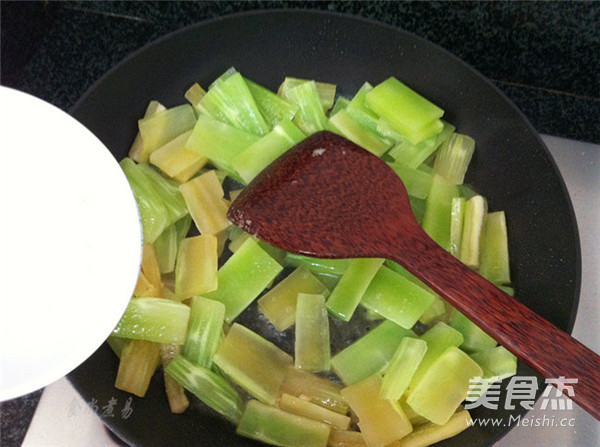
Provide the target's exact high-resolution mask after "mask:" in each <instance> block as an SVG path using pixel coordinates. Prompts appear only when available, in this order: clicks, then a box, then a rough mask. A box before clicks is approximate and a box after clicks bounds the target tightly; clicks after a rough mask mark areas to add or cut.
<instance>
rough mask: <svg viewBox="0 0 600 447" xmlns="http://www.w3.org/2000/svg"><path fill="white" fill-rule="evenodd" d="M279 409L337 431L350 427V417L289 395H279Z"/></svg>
mask: <svg viewBox="0 0 600 447" xmlns="http://www.w3.org/2000/svg"><path fill="white" fill-rule="evenodd" d="M279 408H281V409H282V410H285V411H288V412H290V413H294V414H297V415H299V416H304V417H307V418H309V419H314V420H315V421H321V422H325V423H326V424H329V425H331V426H332V427H334V428H337V429H338V430H347V429H348V427H349V426H350V417H348V416H346V415H342V414H340V413H336V412H335V411H332V410H328V409H327V408H324V407H321V406H319V405H317V404H313V403H311V402H309V401H307V400H304V399H301V398H299V397H296V396H292V395H290V394H285V393H283V394H282V395H281V399H280V400H279Z"/></svg>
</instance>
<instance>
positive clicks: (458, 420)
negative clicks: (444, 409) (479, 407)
mask: <svg viewBox="0 0 600 447" xmlns="http://www.w3.org/2000/svg"><path fill="white" fill-rule="evenodd" d="M471 424H472V422H471V415H470V414H469V412H468V411H467V410H463V411H457V412H456V413H454V414H453V415H452V416H451V417H450V419H449V420H448V422H446V423H445V424H444V425H437V424H434V423H432V422H426V423H424V424H420V425H417V426H416V427H415V429H414V430H413V431H412V432H411V433H409V434H408V435H407V436H406V437H404V438H402V439H401V440H400V442H398V443H397V444H395V445H394V447H423V446H427V445H432V444H435V443H437V442H440V441H443V440H444V439H448V438H451V437H452V436H456V435H457V434H459V433H460V432H462V431H464V430H466V429H467V428H469V427H470V426H471Z"/></svg>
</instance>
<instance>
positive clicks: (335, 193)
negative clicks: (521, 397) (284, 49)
mask: <svg viewBox="0 0 600 447" xmlns="http://www.w3.org/2000/svg"><path fill="white" fill-rule="evenodd" d="M228 217H229V219H230V220H231V221H232V222H233V223H235V224H236V225H238V226H240V227H241V228H243V229H244V230H246V231H247V232H248V233H250V234H253V235H255V236H257V237H258V238H260V239H263V240H265V241H267V242H269V243H270V244H273V245H275V246H277V247H280V248H282V249H284V250H286V251H289V252H292V253H297V254H302V255H308V256H315V257H321V258H362V257H368V258H386V259H390V260H393V261H396V262H398V263H399V264H401V265H403V266H404V267H405V268H406V269H408V270H409V271H410V272H412V273H413V274H414V275H415V276H417V277H418V278H420V279H421V280H422V281H424V282H425V283H426V284H427V285H429V286H430V287H431V288H432V289H433V290H435V291H436V292H437V293H438V294H439V295H440V296H442V297H443V298H444V299H446V300H447V301H448V302H449V303H450V304H452V305H453V306H454V307H456V308H457V309H458V310H459V311H460V312H462V313H464V314H465V315H466V316H467V317H468V318H469V319H470V320H472V321H473V322H474V323H475V324H476V325H478V326H479V327H480V328H481V329H483V330H484V331H485V332H487V333H488V334H489V335H491V336H492V337H494V338H495V339H496V340H497V341H498V342H499V343H500V344H501V345H503V346H504V347H506V348H507V349H509V350H510V351H512V352H513V353H514V354H515V355H517V356H518V357H519V358H521V359H522V360H523V361H525V362H526V363H527V364H529V365H530V366H531V367H532V368H533V369H534V370H536V371H537V372H539V373H540V374H542V375H543V376H544V377H547V378H559V377H564V378H569V379H572V378H573V379H577V380H578V382H577V383H576V384H575V385H573V390H574V395H573V396H572V399H573V400H574V401H575V402H577V403H578V404H579V405H581V407H583V408H584V409H585V410H586V411H588V412H589V413H590V414H591V415H592V416H594V417H595V418H596V419H600V357H599V356H598V355H597V354H595V353H594V352H593V351H591V350H590V349H588V348H587V347H585V346H584V345H582V344H581V343H579V342H578V341H577V340H575V339H574V338H572V337H571V336H570V335H568V334H567V333H565V332H563V331H561V330H560V329H558V328H557V327H556V326H554V325H552V324H551V323H549V322H548V321H546V320H545V319H544V318H542V317H540V316H539V315H538V314H536V313H535V312H533V311H531V310H529V309H528V308H527V307H525V306H524V305H523V304H521V303H519V302H518V301H517V300H515V299H514V298H513V297H511V296H510V295H508V294H506V293H504V292H503V291H501V290H500V289H498V288H497V287H496V286H494V285H493V284H492V283H490V282H488V281H487V280H486V279H484V278H483V277H481V276H480V275H478V274H477V273H475V272H474V271H473V270H471V269H469V268H468V267H466V266H465V265H464V264H462V263H461V262H460V261H458V260H457V259H456V258H454V257H453V256H451V255H450V254H449V253H448V252H447V251H446V250H444V249H443V248H441V247H440V246H439V245H437V244H436V243H435V242H434V241H433V240H432V239H431V238H430V237H429V236H428V235H427V234H426V233H425V232H424V231H423V229H422V228H421V227H420V225H419V224H418V223H417V221H416V219H415V218H414V216H413V214H412V210H411V207H410V204H409V200H408V195H407V193H406V189H405V188H404V184H403V183H402V181H401V180H400V178H399V177H398V175H397V174H396V173H395V172H394V171H393V170H392V169H390V168H389V167H388V166H387V165H386V164H385V163H384V162H383V161H382V160H380V159H379V158H377V157H376V156H374V155H372V154H370V153H369V152H367V151H366V150H364V149H363V148H361V147H360V146H357V145H356V144H354V143H352V142H350V141H348V140H346V139H345V138H343V137H340V136H338V135H336V134H333V133H330V132H319V133H317V134H315V135H313V136H311V137H309V138H307V139H305V140H304V141H302V142H301V143H300V144H298V145H297V146H296V147H294V148H292V149H291V150H289V151H288V152H286V153H285V154H284V155H283V156H281V157H280V158H279V159H277V160H276V161H275V162H274V163H273V164H271V165H270V166H269V167H268V168H267V169H265V170H264V171H263V172H262V173H261V174H260V175H259V176H258V177H257V178H256V179H255V180H254V181H252V183H251V184H250V185H248V187H247V188H245V189H244V191H243V192H242V193H241V194H240V195H239V197H238V198H237V199H236V200H235V201H234V202H233V204H232V205H231V207H230V209H229V214H228Z"/></svg>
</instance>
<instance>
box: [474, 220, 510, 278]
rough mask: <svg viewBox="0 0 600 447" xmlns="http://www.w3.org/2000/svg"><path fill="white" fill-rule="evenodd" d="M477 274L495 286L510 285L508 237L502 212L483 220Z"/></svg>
mask: <svg viewBox="0 0 600 447" xmlns="http://www.w3.org/2000/svg"><path fill="white" fill-rule="evenodd" d="M479 273H481V275H482V276H484V277H485V278H486V279H488V280H489V281H491V282H493V283H495V284H510V267H509V262H508V235H507V230H506V217H505V215H504V212H503V211H496V212H494V213H488V215H487V217H486V219H485V227H484V230H483V237H482V240H481V259H480V265H479Z"/></svg>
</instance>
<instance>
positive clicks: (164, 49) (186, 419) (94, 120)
mask: <svg viewBox="0 0 600 447" xmlns="http://www.w3.org/2000/svg"><path fill="white" fill-rule="evenodd" d="M230 66H234V67H235V68H237V69H238V70H239V71H241V72H242V74H244V76H246V77H248V78H250V79H252V80H254V81H257V82H259V83H261V84H263V85H265V86H266V87H269V88H271V89H276V88H277V87H278V85H279V84H280V83H281V82H282V80H283V78H284V77H285V76H294V77H300V78H311V79H316V80H320V81H325V82H333V83H335V84H337V85H338V92H339V94H341V95H345V96H351V95H353V94H354V93H355V92H356V91H357V90H358V89H359V88H360V86H361V85H362V84H363V83H364V82H365V81H369V82H371V83H372V84H375V83H378V82H380V81H383V80H384V79H386V78H387V77H389V76H396V77H398V78H399V79H401V80H403V82H405V83H407V84H408V85H410V86H411V87H413V88H414V89H416V90H417V91H419V92H421V93H422V94H423V95H424V96H426V97H427V98H429V99H430V100H432V101H433V102H434V103H436V104H438V105H439V106H441V107H442V108H443V109H445V111H446V114H445V119H447V120H448V121H449V122H451V123H453V124H454V125H456V126H457V129H458V130H459V131H460V132H462V133H465V134H468V135H470V136H472V137H473V138H474V139H475V141H476V143H477V146H476V155H475V157H474V159H473V162H472V164H471V168H470V171H469V174H468V177H467V182H468V183H470V184H471V185H473V186H474V187H475V189H476V190H478V191H479V192H480V193H482V194H483V195H484V196H486V197H487V198H488V199H489V206H490V209H491V210H505V211H506V214H507V219H508V231H509V238H510V246H509V250H510V253H511V263H512V264H511V269H512V275H513V283H514V287H515V290H516V296H517V298H518V299H519V300H521V301H522V302H523V303H524V304H526V305H527V306H529V307H530V308H532V309H533V310H535V311H536V312H538V313H539V314H540V315H542V316H543V317H545V318H546V319H548V320H550V321H551V322H553V323H554V324H556V325H557V326H559V327H560V328H562V329H564V330H567V331H570V330H571V329H572V326H573V322H574V318H575V313H576V308H577V302H578V297H579V286H580V271H581V269H580V252H579V240H578V233H577V227H576V222H575V217H574V214H573V209H572V206H571V202H570V199H569V197H568V194H567V191H566V188H565V186H564V183H563V181H562V179H561V177H560V174H559V173H558V170H557V168H556V165H555V164H554V162H553V161H552V159H551V157H550V155H549V152H548V150H547V149H546V147H545V146H544V144H543V143H542V141H541V140H540V138H539V137H538V135H537V134H536V132H535V130H534V129H533V128H532V126H531V125H530V124H529V123H528V121H527V119H526V118H525V117H524V116H523V115H522V114H521V113H520V112H519V111H518V110H517V109H516V107H515V106H514V105H513V104H512V103H511V102H510V101H509V100H508V99H507V98H506V97H505V96H504V95H503V94H502V93H501V92H499V90H497V89H496V88H495V87H494V86H493V85H492V84H491V83H490V82H489V81H488V80H486V79H485V78H484V77H483V76H482V75H480V74H479V73H478V72H476V71H475V70H474V69H472V68H471V67H469V66H468V65H466V64H465V63H463V62H462V61H460V60H459V59H458V58H456V57H454V56H453V55H451V54H450V53H448V52H447V51H445V50H443V49H442V48H440V47H438V46H436V45H434V44H432V43H429V42H427V41H425V40H423V39H421V38H419V37H416V36H415V35H413V34H410V33H408V32H405V31H402V30H400V29H397V28H394V27H391V26H387V25H384V24H380V23H378V22H374V21H370V20H365V19H361V18H357V17H353V16H348V15H341V14H336V13H326V12H322V11H301V10H294V11H258V12H251V13H243V14H234V15H231V16H226V17H221V18H218V19H216V20H210V21H207V22H202V23H199V24H196V25H193V26H190V27H187V28H184V29H182V30H179V31H177V32H175V33H173V34H169V35H167V36H165V37H163V38H161V39H159V40H158V41H156V42H154V43H152V44H150V45H148V46H146V47H144V48H142V49H141V50H139V51H138V52H136V53H134V54H133V55H131V56H130V57H128V58H127V59H125V60H124V61H123V62H121V63H120V64H119V65H117V66H116V67H115V68H113V69H112V70H111V71H109V72H108V73H107V74H106V75H105V76H104V77H103V78H101V79H100V80H99V81H98V82H97V83H96V84H95V85H94V86H92V87H91V88H90V89H89V90H88V92H87V93H86V94H85V95H84V96H83V97H82V98H81V99H80V100H79V102H78V103H77V104H76V105H75V107H74V108H73V110H72V114H73V115H74V116H75V118H77V119H78V120H80V121H81V122H82V123H83V124H85V125H86V126H87V127H88V128H90V129H91V130H92V131H93V132H94V133H95V134H96V135H97V136H98V137H99V138H100V139H101V140H102V141H103V142H104V143H105V144H106V145H107V147H108V148H109V149H110V150H111V151H112V153H113V154H114V155H115V157H116V158H117V159H121V158H123V157H125V156H126V154H127V152H128V149H129V146H130V145H131V143H132V141H133V138H134V136H135V133H136V131H137V126H136V123H137V120H138V119H139V118H140V117H141V116H142V115H143V113H144V110H145V108H146V105H147V103H148V102H149V100H151V99H157V100H159V101H161V102H162V103H163V104H165V105H166V106H174V105H178V104H181V103H183V102H184V99H183V93H184V92H185V91H186V89H187V88H188V87H189V86H190V85H192V84H193V83H194V82H199V83H200V85H203V86H205V87H206V86H208V85H209V84H210V83H211V82H212V81H213V80H214V79H215V78H216V77H217V76H218V75H220V74H221V73H223V72H224V71H225V70H226V69H227V68H229V67H230ZM115 218H118V216H115ZM115 256H118V254H117V253H116V254H115ZM106 280H110V278H106ZM250 312H252V310H251V311H250ZM252 318H255V315H253V314H252V313H250V314H249V315H247V316H246V319H252ZM117 366H118V363H117V359H116V357H115V356H114V354H113V353H112V351H111V350H110V348H109V347H108V346H107V345H106V344H104V345H103V346H102V347H101V348H100V349H99V350H98V351H97V352H96V353H95V354H94V355H92V356H91V357H90V358H89V359H88V360H87V361H86V362H85V363H84V364H82V365H81V366H80V367H79V368H78V369H76V370H75V371H74V372H73V373H71V374H70V375H69V379H70V380H71V382H72V383H73V384H74V386H75V388H76V389H77V390H78V391H79V393H81V395H82V396H83V397H84V399H86V401H87V402H90V403H92V404H96V405H98V406H99V414H101V413H102V408H101V407H102V406H103V405H106V404H107V403H108V402H109V401H110V400H111V399H116V402H117V404H116V406H115V411H114V414H113V416H112V417H109V416H106V417H103V418H102V419H103V421H104V422H105V424H106V425H107V426H108V427H109V428H110V429H111V430H112V431H113V432H114V433H116V434H117V435H118V436H119V437H120V438H121V439H122V440H123V441H124V442H126V443H128V444H130V445H136V446H179V445H182V446H183V445H185V446H193V445H198V446H200V445H202V446H204V445H206V446H245V445H248V446H249V445H257V444H256V443H255V442H253V441H250V440H247V439H243V438H240V437H237V436H236V435H235V433H234V429H233V427H232V426H231V425H230V424H229V423H227V422H226V421H224V420H223V419H221V418H220V417H218V416H216V415H215V414H214V413H213V412H211V411H210V410H208V409H206V407H204V406H203V405H202V404H201V403H200V402H197V401H194V403H193V405H192V407H191V408H190V409H189V410H188V411H187V412H186V413H184V414H182V415H172V414H171V413H170V411H169V408H168V404H167V401H166V399H165V397H164V392H163V379H162V375H161V374H160V373H159V374H156V375H155V377H154V378H153V381H152V384H151V388H150V390H149V392H148V394H147V397H145V398H143V399H140V398H136V397H133V398H132V400H131V402H130V407H131V411H130V412H129V413H120V412H119V411H118V410H119V409H122V408H123V407H124V406H125V405H126V402H127V400H128V399H129V398H130V395H128V394H127V393H124V392H121V391H119V390H117V389H115V388H114V387H113V383H114V378H115V376H116V371H117ZM518 374H519V375H524V376H530V375H533V373H532V371H531V370H530V369H529V368H528V367H527V366H526V365H524V364H523V363H522V362H520V366H519V372H518ZM505 382H506V381H505ZM539 382H540V391H541V389H542V388H543V380H542V379H539ZM538 394H539V393H538ZM502 396H504V392H503V395H502ZM503 403H504V401H503V400H500V405H499V409H498V410H487V409H485V408H481V407H480V408H478V409H475V410H473V411H472V415H473V417H476V418H484V417H494V418H502V419H503V421H504V422H505V424H504V426H502V425H501V426H498V427H491V426H487V427H477V428H470V429H468V430H466V431H465V432H463V433H462V434H460V435H459V436H458V437H455V438H452V439H450V440H447V441H445V442H443V443H442V445H448V446H450V445H453V446H465V445H471V446H482V445H489V444H492V443H493V442H495V441H497V440H498V439H499V438H500V437H501V436H502V435H503V434H505V433H506V432H507V431H508V430H509V429H510V426H511V425H514V423H515V420H516V419H515V418H516V417H517V416H518V415H522V414H523V413H524V412H525V410H524V409H523V408H520V406H519V403H518V402H517V408H516V409H515V410H513V411H509V410H504V409H503V407H504V405H503ZM511 417H512V419H511ZM511 421H512V423H511Z"/></svg>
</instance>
